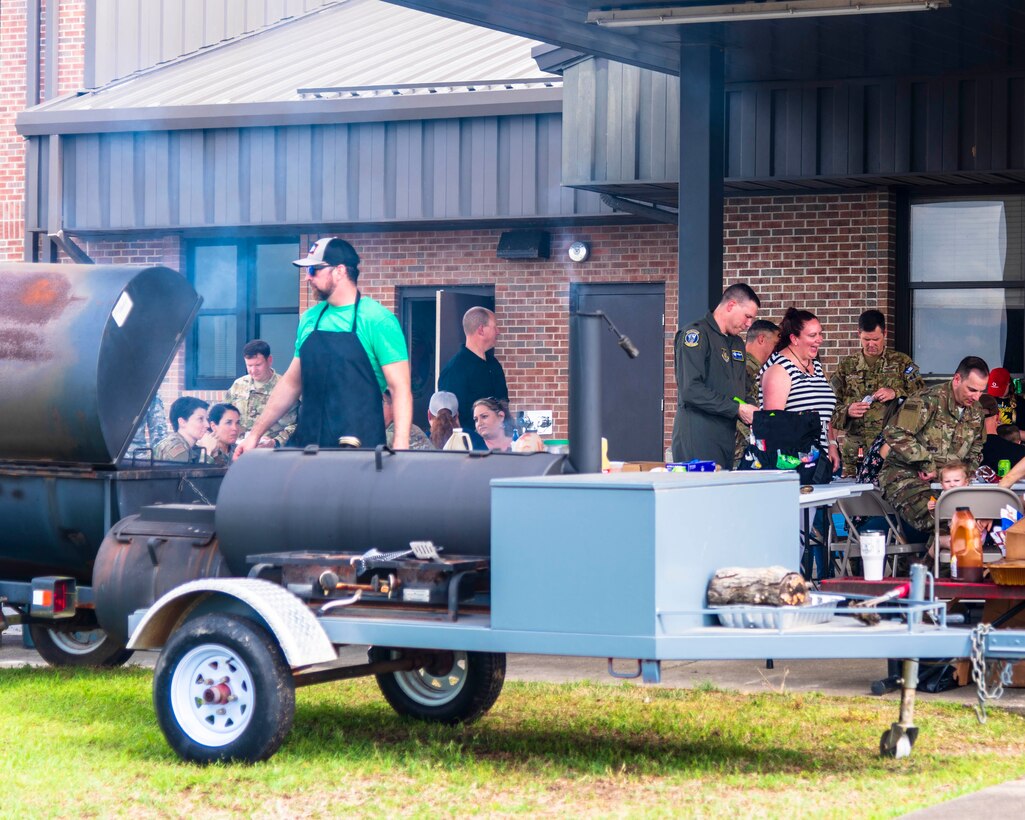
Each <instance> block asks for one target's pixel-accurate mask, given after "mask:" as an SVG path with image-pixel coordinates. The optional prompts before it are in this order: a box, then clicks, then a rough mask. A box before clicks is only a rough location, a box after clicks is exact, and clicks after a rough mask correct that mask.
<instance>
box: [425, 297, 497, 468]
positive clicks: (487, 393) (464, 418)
mask: <svg viewBox="0 0 1025 820" xmlns="http://www.w3.org/2000/svg"><path fill="white" fill-rule="evenodd" d="M463 333H464V334H466V344H464V345H463V346H462V347H461V348H459V352H458V353H456V355H455V356H453V357H452V358H451V359H449V360H448V362H447V363H446V364H445V366H444V367H443V368H442V369H441V376H440V377H439V379H438V389H439V390H447V391H449V392H450V393H455V394H456V398H457V399H459V421H460V422H461V423H462V425H463V429H464V430H465V431H466V432H468V433H469V434H470V439H471V441H473V449H474V450H487V449H488V447H487V445H486V444H485V443H484V439H482V438H481V437H480V436H479V435H478V434H477V430H476V429H475V428H474V425H473V403H474V402H475V401H477V399H486V398H495V399H503V400H505V401H508V400H509V388H508V386H507V385H506V383H505V370H503V369H502V363H501V362H500V361H498V359H496V358H495V351H494V347H495V340H496V339H497V338H498V323H497V322H496V321H495V314H494V313H492V312H491V311H490V310H488V309H487V308H485V307H479V306H478V307H472V308H470V309H469V310H468V311H466V313H465V314H463Z"/></svg>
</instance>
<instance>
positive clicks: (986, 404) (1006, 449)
mask: <svg viewBox="0 0 1025 820" xmlns="http://www.w3.org/2000/svg"><path fill="white" fill-rule="evenodd" d="M979 404H980V405H982V407H983V409H985V411H986V443H985V444H983V445H982V463H983V464H984V465H985V466H986V467H990V468H992V469H993V471H994V472H996V471H997V469H998V467H999V465H1000V462H1001V461H1002V460H1005V459H1006V460H1007V461H1008V462H1010V466H1011V467H1013V466H1014V465H1015V464H1017V463H1018V462H1019V461H1021V460H1022V459H1023V458H1025V445H1022V444H1015V443H1014V442H1011V441H1008V440H1007V439H1005V438H1003V437H1002V436H999V435H997V427H998V426H999V424H1000V411H999V408H998V406H997V402H996V399H994V398H993V396H991V395H987V394H983V395H982V396H981V397H980V398H979Z"/></svg>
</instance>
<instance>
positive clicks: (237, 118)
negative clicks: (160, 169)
mask: <svg viewBox="0 0 1025 820" xmlns="http://www.w3.org/2000/svg"><path fill="white" fill-rule="evenodd" d="M555 113H558V114H561V113H562V88H561V87H557V88H532V89H523V90H512V91H473V92H459V93H455V94H445V95H440V96H436V95H432V96H426V95H409V96H388V97H355V98H348V99H337V100H332V99H322V100H297V101H288V102H271V103H241V104H235V105H232V104H223V103H220V104H213V105H192V106H178V107H174V108H162V109H150V108H120V109H118V108H111V109H96V110H85V111H59V112H50V111H41V110H39V109H33V110H31V111H22V112H20V113H19V114H18V115H17V117H16V118H15V128H16V130H17V132H18V134H19V135H21V136H23V137H38V136H45V135H48V134H93V133H116V132H126V131H180V130H189V129H204V128H252V127H258V126H282V125H332V124H336V123H361V122H392V121H396V120H434V119H456V118H463V117H495V116H512V115H517V114H555Z"/></svg>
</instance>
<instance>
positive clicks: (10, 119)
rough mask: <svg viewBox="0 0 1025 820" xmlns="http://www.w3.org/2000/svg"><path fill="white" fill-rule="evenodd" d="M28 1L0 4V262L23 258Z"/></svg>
mask: <svg viewBox="0 0 1025 820" xmlns="http://www.w3.org/2000/svg"><path fill="white" fill-rule="evenodd" d="M26 53H27V47H26V43H25V2H24V0H21V2H4V3H0V54H2V55H3V58H2V59H0V259H5V260H20V259H22V258H23V242H24V231H25V219H24V215H23V207H24V197H25V170H24V169H25V149H24V141H23V140H22V139H21V137H19V136H18V135H17V133H16V132H15V130H14V118H15V116H16V115H17V114H18V112H19V111H21V110H22V109H23V108H24V107H25V76H26V73H25V55H26Z"/></svg>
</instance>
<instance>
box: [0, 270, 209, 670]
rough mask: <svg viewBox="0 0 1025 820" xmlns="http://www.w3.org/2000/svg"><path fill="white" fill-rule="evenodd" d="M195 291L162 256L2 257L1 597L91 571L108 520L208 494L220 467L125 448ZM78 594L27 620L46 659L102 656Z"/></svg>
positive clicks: (25, 595) (25, 597) (19, 603)
mask: <svg viewBox="0 0 1025 820" xmlns="http://www.w3.org/2000/svg"><path fill="white" fill-rule="evenodd" d="M200 302H201V299H200V297H199V295H198V294H197V293H196V292H195V290H194V289H193V288H192V286H191V285H189V283H188V282H187V281H186V280H185V279H184V278H183V277H182V276H180V275H179V274H177V273H176V272H174V271H172V270H170V269H168V268H164V267H141V266H127V265H40V264H7V265H3V266H0V600H4V601H5V603H6V605H7V606H8V607H11V608H14V609H16V610H23V611H27V607H28V604H29V602H30V601H31V589H32V579H37V578H39V577H40V576H66V577H69V578H71V579H74V581H76V582H77V583H78V584H89V583H90V582H91V580H92V569H93V563H94V560H95V558H96V553H97V551H98V550H99V548H100V544H101V543H102V541H103V537H104V535H105V534H106V532H107V531H108V530H109V529H110V527H111V526H112V524H113V523H114V522H116V521H118V520H119V519H121V518H124V517H125V516H127V515H131V514H132V513H135V512H137V511H138V510H139V509H140V508H142V507H144V506H146V505H150V504H154V503H170V502H186V503H197V502H198V503H213V502H214V501H215V500H216V497H217V491H218V488H219V485H220V481H221V478H222V477H223V474H224V470H223V469H219V468H212V467H201V466H198V465H187V464H171V463H154V462H153V461H152V459H151V458H150V454H149V453H145V454H144V455H143V456H142V457H139V456H135V457H129V456H126V452H127V450H128V447H129V444H130V443H131V440H132V437H133V435H134V433H135V431H136V428H137V427H138V426H139V423H140V421H141V419H142V418H143V417H144V415H145V413H146V410H147V409H148V407H149V404H150V402H151V401H152V399H153V396H154V395H155V394H156V391H157V388H158V387H159V385H160V382H161V381H162V379H163V378H164V376H165V375H166V373H167V370H168V368H169V367H170V364H171V361H172V359H173V357H174V354H175V351H176V350H177V348H178V345H179V344H180V343H181V341H182V339H183V337H184V335H185V333H186V332H187V331H188V329H189V327H190V326H191V323H192V321H193V319H194V318H195V315H196V312H197V311H198V310H199V305H200ZM76 595H77V601H76V604H77V606H76V607H75V614H74V617H69V618H68V619H66V620H63V621H56V620H54V621H48V622H40V623H32V622H31V621H32V619H31V618H29V617H28V616H26V617H25V618H24V619H23V620H25V621H27V622H28V623H29V627H30V629H31V634H32V636H33V639H34V640H35V642H36V645H37V648H38V649H39V650H40V652H41V654H43V656H44V657H46V658H47V660H50V661H51V662H56V663H62V662H63V663H77V662H82V663H91V664H95V663H97V662H102V659H101V658H100V657H99V656H100V655H101V654H106V653H109V652H111V645H110V642H109V641H107V642H106V646H101V643H102V642H101V641H100V640H98V639H97V637H96V635H95V634H90V633H92V630H93V628H94V627H95V619H94V617H93V612H92V609H91V606H92V598H91V590H90V589H89V588H88V587H85V588H83V587H78V588H77V590H76ZM69 614H70V613H69ZM0 628H2V623H0ZM101 637H102V636H101ZM119 649H120V650H121V651H122V652H123V644H122V645H121V647H120V648H119ZM117 654H118V653H117V652H116V651H115V652H114V654H113V655H112V656H111V657H115V656H116V655H117Z"/></svg>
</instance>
